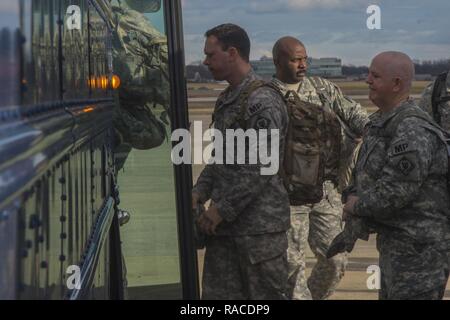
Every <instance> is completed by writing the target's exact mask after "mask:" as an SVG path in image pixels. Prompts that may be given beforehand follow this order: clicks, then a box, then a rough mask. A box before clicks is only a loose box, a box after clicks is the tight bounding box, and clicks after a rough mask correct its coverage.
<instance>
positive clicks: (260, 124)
mask: <svg viewBox="0 0 450 320" xmlns="http://www.w3.org/2000/svg"><path fill="white" fill-rule="evenodd" d="M269 126H270V119H267V118H265V117H258V119H256V129H268V128H269Z"/></svg>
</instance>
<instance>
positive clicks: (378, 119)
mask: <svg viewBox="0 0 450 320" xmlns="http://www.w3.org/2000/svg"><path fill="white" fill-rule="evenodd" d="M413 105H414V103H413V100H412V99H408V100H406V101H404V102H402V104H401V105H399V106H398V107H396V108H394V109H392V110H391V111H389V112H387V113H381V112H380V110H378V111H377V112H375V113H374V114H373V115H372V116H371V117H370V122H371V125H373V126H375V127H384V125H385V124H386V122H388V121H389V120H391V119H392V118H393V117H395V116H396V115H398V114H399V113H400V112H402V111H403V110H405V109H408V108H410V107H411V106H413Z"/></svg>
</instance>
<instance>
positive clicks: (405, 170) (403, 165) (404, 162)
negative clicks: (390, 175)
mask: <svg viewBox="0 0 450 320" xmlns="http://www.w3.org/2000/svg"><path fill="white" fill-rule="evenodd" d="M415 168H416V166H415V165H414V163H412V161H411V160H409V159H408V158H407V157H403V158H401V159H400V161H399V162H398V163H397V169H398V170H399V171H400V172H401V173H402V174H403V175H404V176H409V174H410V173H411V172H412V171H413V170H414V169H415Z"/></svg>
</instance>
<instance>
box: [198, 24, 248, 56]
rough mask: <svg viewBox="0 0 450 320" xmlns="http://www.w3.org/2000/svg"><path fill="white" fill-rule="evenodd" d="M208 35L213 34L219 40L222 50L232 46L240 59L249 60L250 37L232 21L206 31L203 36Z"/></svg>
mask: <svg viewBox="0 0 450 320" xmlns="http://www.w3.org/2000/svg"><path fill="white" fill-rule="evenodd" d="M210 36H215V37H216V38H217V40H219V42H220V44H221V45H222V50H224V51H225V50H228V48H230V47H234V48H236V50H237V51H238V53H239V55H240V56H241V58H242V59H244V60H245V61H246V62H249V61H250V39H249V37H248V35H247V32H245V30H244V29H242V28H241V27H239V26H237V25H235V24H232V23H225V24H221V25H219V26H217V27H214V28H212V29H210V30H208V31H206V33H205V37H210Z"/></svg>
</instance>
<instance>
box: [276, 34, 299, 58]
mask: <svg viewBox="0 0 450 320" xmlns="http://www.w3.org/2000/svg"><path fill="white" fill-rule="evenodd" d="M288 42H290V43H297V44H299V45H300V46H302V47H303V48H305V45H304V44H303V42H301V41H300V40H298V39H296V38H294V37H289V36H286V37H282V38H280V39H278V40H277V42H275V44H274V46H273V49H272V57H273V60H274V61H278V59H279V58H280V55H281V53H282V52H283V51H284V50H286V49H285V46H286V43H288Z"/></svg>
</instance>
